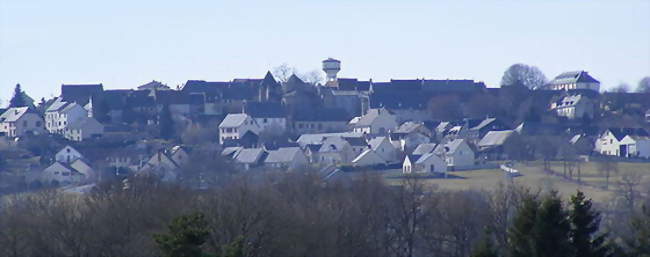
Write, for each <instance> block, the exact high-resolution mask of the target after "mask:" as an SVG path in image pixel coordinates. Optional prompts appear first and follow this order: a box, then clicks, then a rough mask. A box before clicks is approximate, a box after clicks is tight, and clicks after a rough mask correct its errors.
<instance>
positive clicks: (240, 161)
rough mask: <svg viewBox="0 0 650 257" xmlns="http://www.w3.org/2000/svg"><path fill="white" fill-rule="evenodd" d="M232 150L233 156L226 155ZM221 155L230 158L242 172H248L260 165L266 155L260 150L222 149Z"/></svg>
mask: <svg viewBox="0 0 650 257" xmlns="http://www.w3.org/2000/svg"><path fill="white" fill-rule="evenodd" d="M231 150H234V151H235V152H234V153H233V154H228V153H227V152H228V151H231ZM222 155H226V156H231V158H232V160H233V161H234V162H235V164H236V165H238V166H240V167H241V168H242V169H244V170H250V169H252V168H255V167H258V166H260V165H261V164H262V161H263V160H264V158H265V157H266V155H267V153H266V151H264V149H262V148H235V149H224V151H223V152H222Z"/></svg>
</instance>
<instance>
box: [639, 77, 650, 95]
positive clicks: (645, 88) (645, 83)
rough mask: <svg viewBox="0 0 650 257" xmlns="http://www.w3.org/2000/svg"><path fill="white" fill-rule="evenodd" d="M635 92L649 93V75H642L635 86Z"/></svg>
mask: <svg viewBox="0 0 650 257" xmlns="http://www.w3.org/2000/svg"><path fill="white" fill-rule="evenodd" d="M636 92H637V93H650V77H644V78H642V79H641V80H640V81H639V85H638V86H637V87H636Z"/></svg>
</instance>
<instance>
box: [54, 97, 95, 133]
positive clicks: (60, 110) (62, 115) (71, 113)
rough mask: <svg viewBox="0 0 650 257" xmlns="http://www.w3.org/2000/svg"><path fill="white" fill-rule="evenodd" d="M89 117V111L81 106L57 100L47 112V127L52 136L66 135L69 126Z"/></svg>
mask: <svg viewBox="0 0 650 257" xmlns="http://www.w3.org/2000/svg"><path fill="white" fill-rule="evenodd" d="M88 116H89V115H88V111H87V110H86V109H84V107H82V106H81V105H79V104H77V103H70V102H64V101H63V100H62V99H61V98H57V100H55V101H54V103H52V104H51V105H50V106H49V107H48V108H47V110H45V127H46V128H47V131H49V132H50V133H51V134H65V128H66V127H67V126H68V125H69V124H71V123H74V122H77V121H79V120H81V119H82V118H87V117H88Z"/></svg>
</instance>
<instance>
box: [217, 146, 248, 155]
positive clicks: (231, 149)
mask: <svg viewBox="0 0 650 257" xmlns="http://www.w3.org/2000/svg"><path fill="white" fill-rule="evenodd" d="M242 149H244V148H243V147H241V146H230V147H226V148H224V149H223V151H221V156H229V155H233V156H235V155H236V154H237V152H239V151H241V150H242Z"/></svg>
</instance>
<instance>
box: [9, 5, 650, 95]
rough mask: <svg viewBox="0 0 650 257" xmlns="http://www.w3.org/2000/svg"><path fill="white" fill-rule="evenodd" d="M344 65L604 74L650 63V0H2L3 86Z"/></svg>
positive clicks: (345, 73)
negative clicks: (330, 61) (516, 67)
mask: <svg viewBox="0 0 650 257" xmlns="http://www.w3.org/2000/svg"><path fill="white" fill-rule="evenodd" d="M328 57H333V58H337V59H339V60H341V61H342V70H341V72H340V73H339V77H348V78H359V79H368V78H372V79H373V81H384V80H389V79H391V78H395V79H408V78H426V79H474V80H479V81H484V82H485V83H486V84H488V86H490V87H496V86H498V85H499V81H500V79H501V76H502V75H503V72H504V71H505V70H506V69H507V68H508V66H510V65H512V64H514V63H525V64H528V65H535V66H537V67H539V68H540V69H541V70H542V71H543V72H544V73H545V74H546V76H547V77H548V78H549V79H551V78H552V77H554V76H556V75H558V74H559V73H561V72H563V71H572V70H587V71H589V73H590V74H591V75H592V76H594V77H595V78H596V79H598V80H600V81H601V82H602V87H604V88H609V87H614V86H616V85H618V84H620V83H623V82H624V83H628V84H630V85H632V86H635V85H636V84H637V83H638V81H639V80H640V79H641V78H642V77H644V76H650V0H639V1H634V0H629V1H625V0H624V1H599V0H591V1H587V0H545V1H542V0H539V1H537V0H535V1H532V0H531V1H515V0H511V1H508V0H501V1H496V0H483V1H466V0H457V1H414V0H402V1H385V0H374V1H371V0H329V1H322V0H321V1H314V0H312V1H282V0H276V1H246V0H240V1H218V0H212V1H198V0H184V1H177V0H174V1H165V0H157V1H148V0H138V1H133V0H128V1H125V0H112V1H87V0H83V1H82V0H57V1H52V0H0V99H2V100H3V104H2V105H3V106H4V105H5V104H7V102H8V99H9V98H10V97H11V95H12V93H13V87H14V86H15V84H16V83H20V84H21V86H22V87H23V89H24V90H25V91H26V92H27V93H28V94H29V95H30V96H32V97H33V98H34V99H40V98H41V97H51V96H56V95H58V94H59V93H60V86H61V84H63V83H65V84H76V83H102V84H103V85H104V87H105V88H108V89H116V88H135V87H137V86H138V85H141V84H144V83H147V82H149V81H151V80H157V81H162V82H163V83H166V84H168V85H170V86H175V85H179V84H182V83H184V82H185V81H187V80H190V79H202V80H208V81H228V80H231V79H233V78H261V77H263V76H264V74H265V73H266V71H267V70H270V69H272V68H273V67H276V66H278V65H281V64H283V63H287V64H288V65H290V66H294V67H296V68H297V69H298V70H300V71H304V72H307V71H311V70H319V69H320V68H321V61H322V60H323V59H325V58H328Z"/></svg>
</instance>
